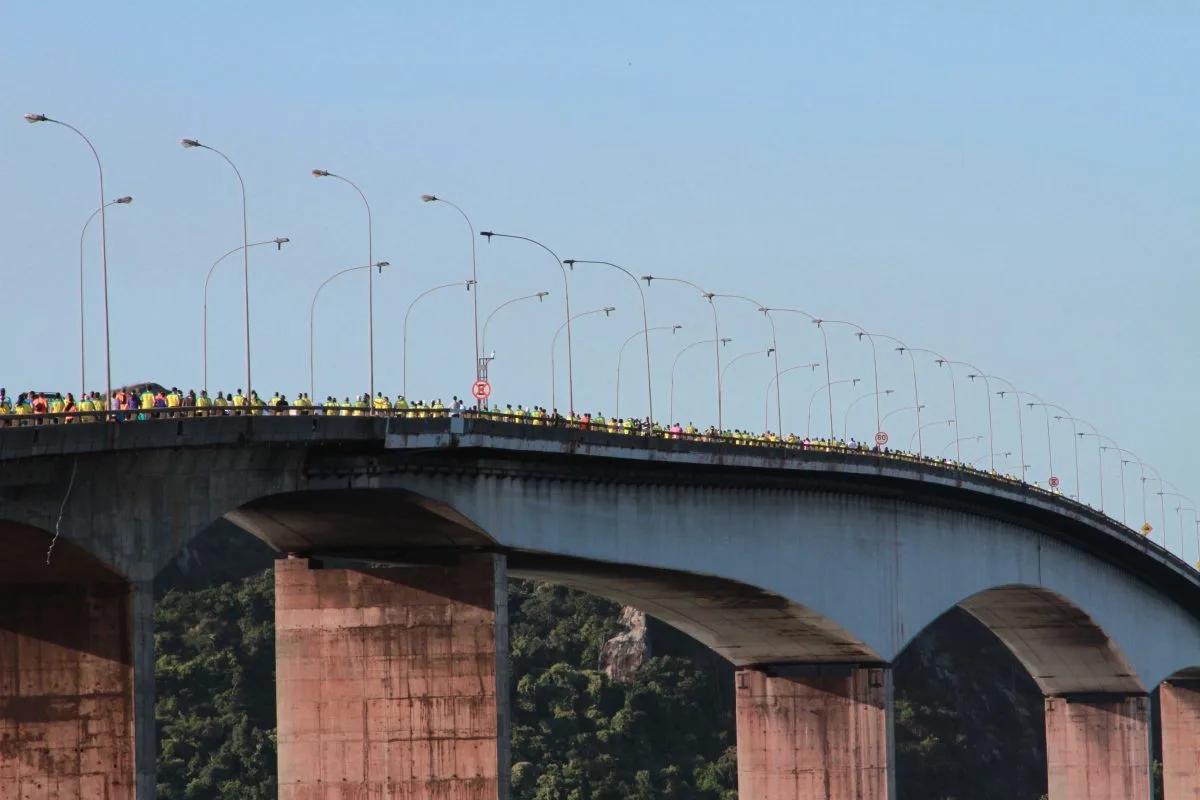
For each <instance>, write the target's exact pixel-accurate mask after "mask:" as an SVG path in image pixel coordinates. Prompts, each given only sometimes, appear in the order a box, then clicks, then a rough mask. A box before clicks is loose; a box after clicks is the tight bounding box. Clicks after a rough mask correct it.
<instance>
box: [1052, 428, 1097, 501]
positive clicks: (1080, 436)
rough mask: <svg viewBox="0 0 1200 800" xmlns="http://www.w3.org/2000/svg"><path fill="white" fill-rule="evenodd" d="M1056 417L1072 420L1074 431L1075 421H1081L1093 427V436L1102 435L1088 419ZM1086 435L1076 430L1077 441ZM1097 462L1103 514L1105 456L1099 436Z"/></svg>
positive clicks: (1073, 429)
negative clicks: (1101, 450)
mask: <svg viewBox="0 0 1200 800" xmlns="http://www.w3.org/2000/svg"><path fill="white" fill-rule="evenodd" d="M1055 419H1058V420H1062V419H1069V420H1071V430H1072V431H1075V423H1076V422H1081V423H1083V424H1084V425H1087V426H1088V427H1089V428H1091V429H1092V435H1093V436H1096V437H1099V435H1100V432H1099V431H1097V430H1096V426H1095V425H1093V424H1092V423H1090V422H1088V421H1087V420H1084V419H1080V418H1079V417H1072V416H1070V415H1069V414H1063V415H1062V416H1061V417H1059V416H1056V417H1055ZM1086 435H1087V434H1086V433H1079V432H1077V431H1076V432H1075V441H1076V442H1077V443H1078V441H1079V440H1080V439H1082V438H1083V437H1084V436H1086ZM1076 458H1078V454H1077V455H1076ZM1096 463H1097V464H1098V466H1099V472H1100V513H1101V514H1103V513H1104V457H1103V455H1102V454H1101V452H1100V439H1099V438H1097V439H1096Z"/></svg>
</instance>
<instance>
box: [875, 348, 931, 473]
mask: <svg viewBox="0 0 1200 800" xmlns="http://www.w3.org/2000/svg"><path fill="white" fill-rule="evenodd" d="M865 335H866V336H868V337H871V338H872V339H873V338H875V337H877V336H878V337H879V338H880V339H887V340H888V341H889V342H895V343H896V344H897V345H898V347H896V352H897V353H899V354H900V355H904V354H905V353H908V360H909V363H910V364H911V365H912V378H913V405H911V406H908V409H909V410H911V411H915V412H916V414H917V455H918V456H921V455H924V454H925V452H924V451H925V442H924V441H923V440H922V439H921V409H922V408H924V407H925V406H924V404H922V403H921V392H920V389H919V388H918V386H917V359H916V356H914V355H913V354H912V349H911V348H909V346H908V345H906V344H905V343H904V342H902V341H900V340H899V339H897V338H896V337H895V336H888V335H887V334H886V333H868V334H865ZM887 416H890V415H887ZM887 416H884V419H887ZM881 430H882V428H881ZM909 452H912V448H911V447H909Z"/></svg>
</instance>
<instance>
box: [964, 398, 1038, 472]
mask: <svg viewBox="0 0 1200 800" xmlns="http://www.w3.org/2000/svg"><path fill="white" fill-rule="evenodd" d="M967 377H968V378H969V377H971V376H970V375H968V376H967ZM989 377H991V378H992V379H993V380H997V381H1000V382H1001V383H1003V384H1004V385H1006V386H1007V387H1008V388H1009V389H1010V390H1011V391H1012V395H1013V399H1015V400H1016V401H1017V443H1018V448H1017V449H1018V450H1020V452H1021V481H1022V482H1023V483H1027V482H1028V481H1026V480H1025V468H1026V467H1027V466H1028V464H1026V463H1025V425H1024V423H1023V422H1022V416H1023V415H1022V414H1021V392H1020V391H1018V390H1017V387H1015V386H1013V385H1012V384H1011V383H1009V382H1008V381H1006V380H1005V379H1004V378H1000V377H997V376H995V375H991V376H989ZM996 394H997V395H998V396H999V397H1000V399H1001V400H1003V399H1004V395H1006V394H1008V392H1005V391H999V392H996Z"/></svg>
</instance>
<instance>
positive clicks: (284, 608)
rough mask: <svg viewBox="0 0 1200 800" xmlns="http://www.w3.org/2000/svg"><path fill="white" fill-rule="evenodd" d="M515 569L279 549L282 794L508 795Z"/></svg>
mask: <svg viewBox="0 0 1200 800" xmlns="http://www.w3.org/2000/svg"><path fill="white" fill-rule="evenodd" d="M506 570H507V566H506V562H505V558H504V556H495V555H466V556H462V557H461V558H460V559H459V560H458V561H457V562H456V563H454V564H452V565H445V566H412V567H407V566H405V567H386V568H375V567H371V568H363V569H356V568H351V567H343V566H337V567H334V566H333V565H332V564H329V565H323V564H321V563H320V562H317V561H311V560H308V559H305V558H292V557H289V558H288V559H286V560H283V561H277V562H276V565H275V637H276V693H277V699H278V726H279V727H278V748H279V797H280V798H281V800H334V799H335V798H336V799H337V800H343V798H346V797H360V796H361V797H413V798H417V797H430V798H440V799H442V800H485V799H486V798H506V797H508V792H509V726H508V680H509V675H508V672H509V670H508V611H507V608H508V607H507V571H506Z"/></svg>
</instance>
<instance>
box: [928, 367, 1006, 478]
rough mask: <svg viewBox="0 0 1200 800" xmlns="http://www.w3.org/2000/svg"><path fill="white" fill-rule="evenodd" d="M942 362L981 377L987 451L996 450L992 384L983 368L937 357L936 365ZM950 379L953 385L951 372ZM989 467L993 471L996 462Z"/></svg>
mask: <svg viewBox="0 0 1200 800" xmlns="http://www.w3.org/2000/svg"><path fill="white" fill-rule="evenodd" d="M943 364H945V365H949V364H958V365H960V366H964V367H967V368H968V369H973V370H975V374H976V375H978V376H979V377H981V378H983V388H984V390H985V393H986V396H987V412H988V451H989V453H994V452H995V451H996V430H995V428H994V427H993V425H992V386H991V384H990V383H988V376H987V375H984V374H983V370H981V369H980V368H979V367H977V366H975V365H974V364H970V363H968V362H966V361H950V360H949V359H945V358H943V359H939V361H938V366H942V365H943ZM968 377H969V376H968ZM950 380H951V382H952V383H951V385H953V380H954V375H953V374H951V376H950ZM972 380H974V379H972ZM954 416H955V417H956V418H957V417H958V414H957V413H955V414H954ZM991 467H992V471H993V472H994V471H995V470H996V462H995V461H992V464H991Z"/></svg>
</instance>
